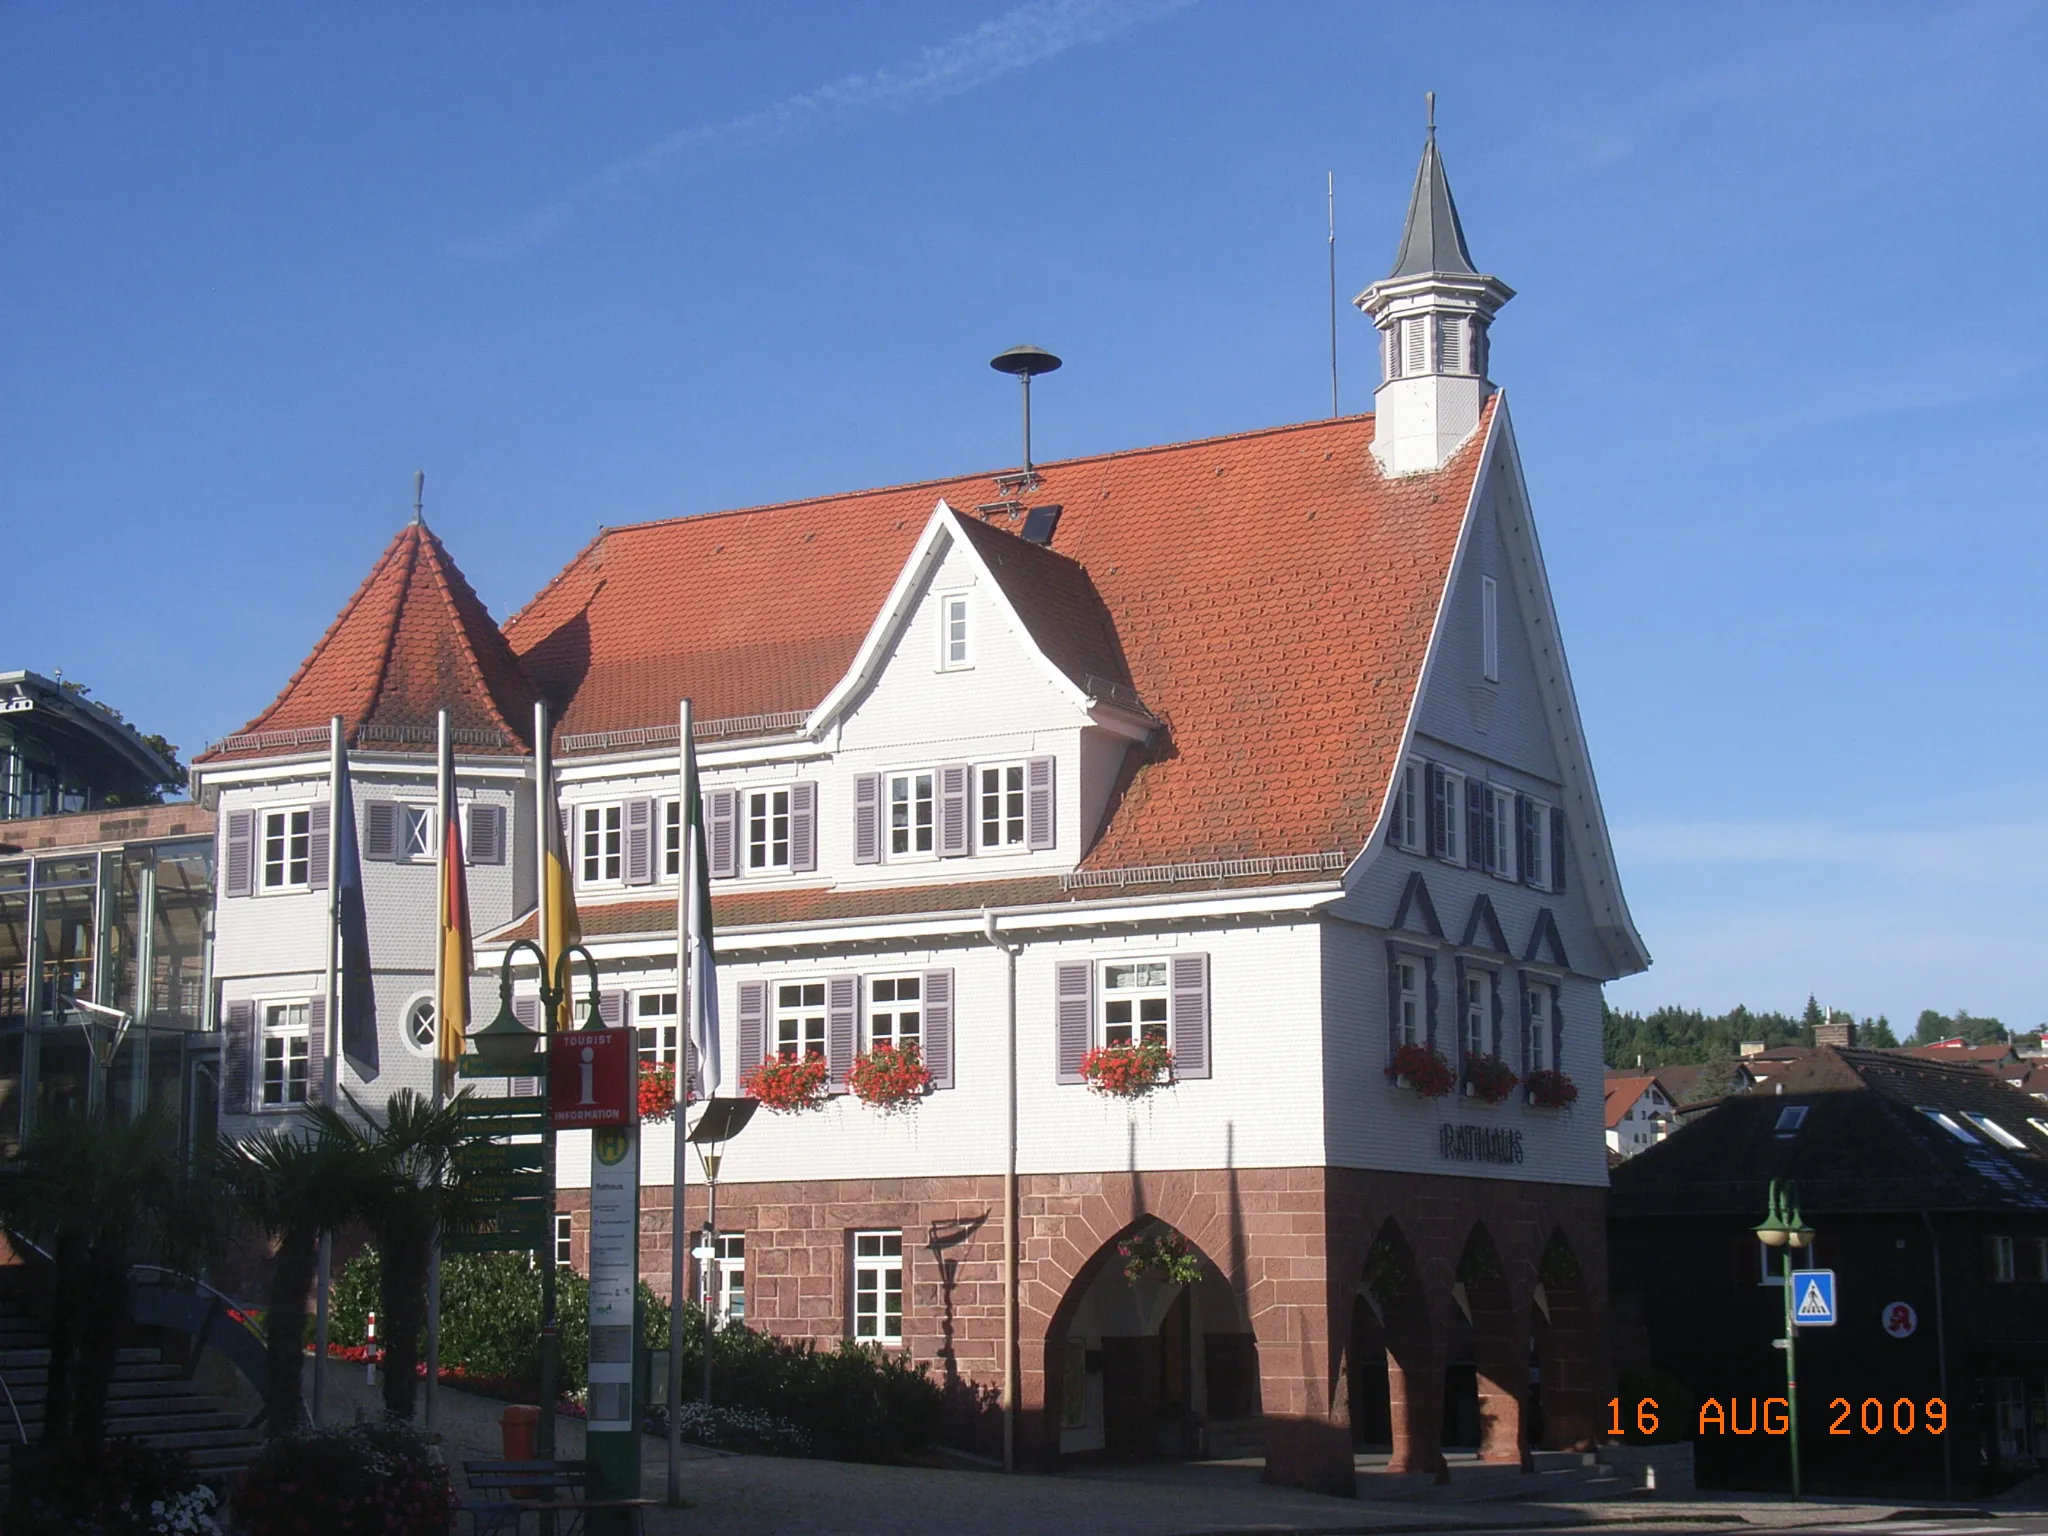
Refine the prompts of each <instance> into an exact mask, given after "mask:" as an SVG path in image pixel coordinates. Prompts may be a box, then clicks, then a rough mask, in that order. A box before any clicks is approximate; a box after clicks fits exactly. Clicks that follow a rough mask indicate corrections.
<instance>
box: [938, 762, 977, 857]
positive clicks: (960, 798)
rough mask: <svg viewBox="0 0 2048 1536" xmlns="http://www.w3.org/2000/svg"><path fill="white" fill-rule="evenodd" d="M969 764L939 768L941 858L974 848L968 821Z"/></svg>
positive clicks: (955, 855) (948, 765)
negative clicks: (969, 834)
mask: <svg viewBox="0 0 2048 1536" xmlns="http://www.w3.org/2000/svg"><path fill="white" fill-rule="evenodd" d="M967 778H968V774H967V765H966V764H965V763H947V764H946V765H945V766H944V767H943V768H941V769H940V770H939V857H940V858H942V859H957V858H962V857H964V856H965V855H967V854H969V853H972V852H973V851H974V845H973V843H972V841H971V840H970V838H969V836H968V824H967Z"/></svg>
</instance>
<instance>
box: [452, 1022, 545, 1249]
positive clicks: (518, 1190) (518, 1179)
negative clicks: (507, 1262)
mask: <svg viewBox="0 0 2048 1536" xmlns="http://www.w3.org/2000/svg"><path fill="white" fill-rule="evenodd" d="M464 1065H467V1062H466V1061H465V1063H464ZM463 1119H464V1121H465V1123H466V1124H468V1126H469V1127H470V1128H471V1129H472V1130H474V1131H476V1132H478V1133H479V1134H481V1135H483V1136H487V1137H489V1138H490V1140H488V1141H483V1142H477V1143H472V1144H471V1145H470V1146H467V1147H465V1148H463V1150H462V1151H461V1153H460V1154H458V1157H457V1162H458V1164H459V1165H460V1166H461V1167H462V1168H463V1169H464V1170H465V1171H466V1172H468V1173H469V1175H470V1181H469V1182H470V1188H472V1189H473V1190H475V1191H476V1193H477V1196H478V1198H479V1200H480V1201H481V1202H482V1203H484V1204H486V1205H490V1206H494V1207H496V1210H495V1212H494V1214H493V1215H492V1217H491V1218H490V1219H489V1220H488V1221H487V1222H486V1223H485V1224H484V1225H482V1226H480V1227H479V1228H478V1229H477V1230H475V1231H473V1232H450V1233H449V1234H447V1236H445V1237H444V1238H442V1240H441V1246H442V1248H443V1250H444V1251H446V1252H449V1253H524V1252H533V1251H537V1250H540V1249H544V1248H546V1247H547V1244H548V1226H549V1222H548V1205H549V1201H548V1183H547V1174H546V1173H545V1172H544V1171H543V1170H542V1166H541V1164H542V1156H541V1145H540V1133H541V1130H542V1128H543V1126H544V1125H545V1124H546V1121H547V1100H546V1099H544V1098H541V1097H539V1096H538V1095H535V1096H532V1097H521V1098H507V1099H471V1100H468V1101H466V1102H465V1104H464V1106H463ZM514 1138H521V1139H518V1140H515V1139H514ZM525 1138H531V1139H530V1140H528V1139H525Z"/></svg>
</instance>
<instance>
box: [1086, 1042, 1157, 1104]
mask: <svg viewBox="0 0 2048 1536" xmlns="http://www.w3.org/2000/svg"><path fill="white" fill-rule="evenodd" d="M1172 1074H1173V1052H1171V1051H1169V1050H1168V1049H1167V1048H1166V1045H1165V1043H1164V1042H1163V1041H1159V1040H1141V1041H1139V1042H1138V1043H1137V1044H1136V1045H1098V1046H1097V1047H1095V1049H1094V1050H1092V1051H1090V1052H1089V1053H1088V1054H1087V1055H1085V1056H1083V1057H1082V1058H1081V1076H1082V1077H1084V1078H1086V1079H1087V1081H1088V1086H1089V1087H1090V1088H1093V1089H1094V1090H1095V1091H1096V1092H1097V1093H1099V1094H1102V1095H1103V1096H1104V1097H1106V1098H1112V1099H1142V1098H1143V1097H1145V1095H1146V1094H1148V1093H1150V1092H1151V1091H1152V1090H1153V1089H1154V1088H1165V1087H1169V1086H1171V1084H1172V1082H1173V1076H1172Z"/></svg>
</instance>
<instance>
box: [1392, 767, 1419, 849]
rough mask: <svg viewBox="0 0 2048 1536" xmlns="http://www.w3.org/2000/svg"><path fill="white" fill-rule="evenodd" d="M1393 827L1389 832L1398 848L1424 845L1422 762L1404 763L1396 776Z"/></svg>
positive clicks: (1415, 847) (1416, 847)
mask: <svg viewBox="0 0 2048 1536" xmlns="http://www.w3.org/2000/svg"><path fill="white" fill-rule="evenodd" d="M1393 823H1394V824H1393V827H1392V829H1391V831H1390V832H1389V833H1388V836H1389V837H1391V838H1392V840H1393V843H1394V846H1395V847H1397V848H1407V849H1409V850H1411V851H1420V849H1421V847H1422V764H1420V763H1403V764H1402V765H1401V769H1400V772H1398V773H1397V774H1395V776H1394V817H1393Z"/></svg>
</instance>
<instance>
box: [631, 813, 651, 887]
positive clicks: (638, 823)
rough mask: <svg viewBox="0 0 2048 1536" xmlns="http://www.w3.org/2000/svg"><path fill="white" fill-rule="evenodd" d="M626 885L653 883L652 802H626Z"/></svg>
mask: <svg viewBox="0 0 2048 1536" xmlns="http://www.w3.org/2000/svg"><path fill="white" fill-rule="evenodd" d="M625 821H626V861H625V863H626V884H628V885H652V884H653V883H654V802H653V801H652V800H628V801H627V802H626V817H625Z"/></svg>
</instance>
